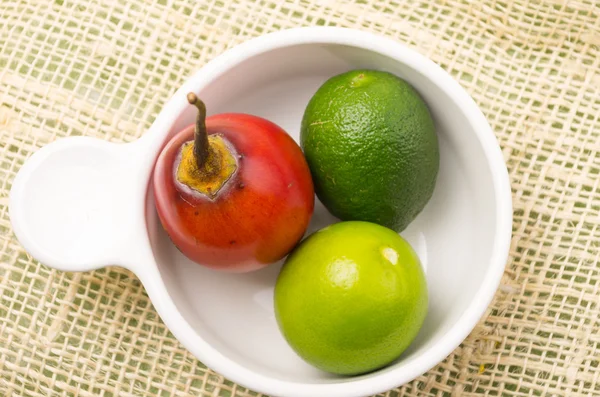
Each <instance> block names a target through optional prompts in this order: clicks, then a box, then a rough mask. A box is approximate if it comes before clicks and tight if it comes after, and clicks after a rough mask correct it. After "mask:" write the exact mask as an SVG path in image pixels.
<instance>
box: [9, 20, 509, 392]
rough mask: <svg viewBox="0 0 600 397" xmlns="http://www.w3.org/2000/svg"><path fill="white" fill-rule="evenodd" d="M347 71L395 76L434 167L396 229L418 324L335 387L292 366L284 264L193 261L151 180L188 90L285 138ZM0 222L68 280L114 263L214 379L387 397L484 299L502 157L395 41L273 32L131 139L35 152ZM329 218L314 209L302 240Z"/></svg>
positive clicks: (501, 261)
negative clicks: (435, 154) (416, 300)
mask: <svg viewBox="0 0 600 397" xmlns="http://www.w3.org/2000/svg"><path fill="white" fill-rule="evenodd" d="M354 68H376V69H382V70H386V71H390V72H393V73H395V74H397V75H398V76H400V77H402V78H404V79H406V80H407V81H409V82H410V83H411V84H412V85H413V86H414V87H415V88H416V89H417V90H418V91H419V92H420V93H421V95H422V96H423V97H424V99H425V100H426V101H427V103H428V105H429V107H430V109H431V111H432V113H433V116H434V118H435V122H436V124H437V131H438V135H439V141H440V150H441V164H440V172H439V178H438V183H437V186H436V189H435V193H434V196H433V198H432V199H431V201H430V202H429V204H428V205H427V207H426V208H425V210H424V211H423V212H422V213H421V215H419V217H418V218H417V219H416V220H415V221H414V222H413V223H412V224H411V225H410V227H409V228H408V229H407V230H406V231H404V232H403V233H402V235H403V236H404V237H405V238H406V239H407V240H408V241H409V242H410V243H411V244H412V245H413V247H414V248H415V249H416V251H417V252H418V254H419V256H420V258H421V260H422V261H423V264H424V266H425V267H426V269H427V281H428V288H429V294H430V307H429V313H428V316H427V319H426V321H425V324H424V325H423V328H422V330H421V332H420V334H419V336H418V338H417V339H416V341H415V342H414V343H413V344H412V345H411V347H410V348H409V349H408V350H407V351H406V352H405V353H404V354H403V355H402V356H401V357H400V358H399V359H398V360H397V361H396V362H395V363H394V364H393V365H390V366H388V367H387V368H384V369H381V370H379V371H376V372H373V373H370V374H365V375H362V376H356V377H337V376H333V375H330V374H326V373H323V372H320V371H318V370H316V369H314V368H313V367H311V366H309V365H308V364H306V363H304V362H303V361H302V360H301V359H300V358H299V357H298V356H296V355H295V354H294V352H293V351H292V350H291V348H290V347H289V346H288V345H287V344H286V342H285V341H284V339H283V338H282V336H281V334H280V332H279V330H278V328H277V324H276V322H275V318H274V315H273V296H272V295H273V287H274V283H275V280H276V277H277V274H278V271H279V269H280V265H274V266H271V267H268V268H266V269H263V270H261V271H258V272H254V273H249V274H241V275H240V274H237V275H236V274H223V273H218V272H215V271H212V270H209V269H206V268H203V267H201V266H198V265H196V264H193V263H190V262H189V261H188V260H186V259H185V258H184V257H182V255H181V254H180V253H179V252H178V251H177V249H175V248H174V247H173V245H172V244H171V242H170V241H169V239H168V238H167V237H166V235H165V233H164V231H163V229H162V227H161V225H160V223H159V221H158V218H157V215H156V212H155V209H154V205H153V198H152V195H151V190H149V189H148V183H149V181H150V176H151V172H152V167H153V165H154V161H155V159H156V157H157V155H158V153H159V151H160V149H161V148H162V146H163V145H164V143H165V142H166V140H167V139H168V138H169V137H170V136H172V134H174V133H176V132H177V131H179V130H180V129H181V128H183V127H184V126H187V125H188V124H190V123H192V122H193V119H194V114H195V113H194V109H193V108H192V107H191V106H189V105H188V104H187V101H186V98H185V95H186V94H187V93H188V92H189V91H193V92H196V93H197V94H198V95H199V96H200V97H201V98H202V99H203V100H204V101H205V102H206V104H207V107H208V111H209V114H214V113H220V112H247V113H251V114H255V115H258V116H263V117H265V118H268V119H270V120H272V121H274V122H275V123H278V124H279V125H281V126H282V127H283V128H284V129H285V130H286V131H288V132H289V133H290V134H291V135H292V136H293V137H295V138H296V139H297V138H298V133H299V127H300V119H301V117H302V113H303V111H304V108H305V106H306V104H307V102H308V100H309V98H310V97H311V95H312V94H313V93H314V92H315V90H316V89H317V88H318V87H319V85H320V84H322V83H323V82H324V81H325V80H326V79H327V78H329V77H331V76H333V75H335V74H337V73H340V72H344V71H347V70H349V69H354ZM10 216H11V220H12V223H13V226H14V231H15V233H16V236H17V238H18V239H19V240H20V242H21V243H22V244H23V246H24V248H25V249H26V250H27V251H28V252H29V253H30V254H31V255H32V256H34V257H35V258H36V259H38V260H39V261H41V262H42V263H44V264H46V265H49V266H53V267H56V268H58V269H61V270H67V271H85V270H90V269H94V268H98V267H101V266H105V265H120V266H124V267H126V268H128V269H130V270H132V271H133V272H135V273H136V274H137V275H138V276H139V278H140V279H141V281H142V282H143V284H144V286H145V287H146V289H147V291H148V294H149V296H150V298H151V299H152V302H153V304H154V305H155V307H156V309H157V311H158V312H159V314H160V316H161V317H162V319H163V320H164V322H165V323H166V324H167V326H168V327H169V328H170V329H171V330H172V332H173V334H174V335H175V336H176V337H177V338H178V339H179V340H180V341H181V343H182V344H183V345H184V346H185V347H186V348H187V349H188V350H190V351H191V352H192V353H193V354H194V355H195V356H196V357H197V358H198V359H199V360H201V361H202V362H203V363H205V364H206V365H208V366H209V367H211V368H213V369H214V370H216V371H218V372H220V373H221V374H223V375H224V376H225V377H227V378H229V379H230V380H232V381H234V382H236V383H239V384H241V385H243V386H246V387H249V388H251V389H254V390H256V391H260V392H263V393H267V394H270V395H275V396H306V397H308V396H310V397H316V396H327V397H335V396H365V395H370V394H375V393H378V392H383V391H386V390H388V389H391V388H394V387H396V386H399V385H401V384H403V383H406V382H408V381H410V380H412V379H413V378H415V377H417V376H419V375H420V374H422V373H424V372H425V371H427V370H428V369H430V368H431V367H433V366H434V365H435V364H437V363H438V362H440V361H441V360H443V359H444V358H445V357H446V356H447V355H448V354H449V353H450V352H451V351H452V350H453V349H455V348H456V347H457V346H458V345H459V344H460V342H461V341H462V340H463V339H464V338H465V337H466V336H467V335H468V333H469V332H470V331H471V330H472V329H473V327H474V326H475V325H476V323H477V321H478V320H479V319H480V317H481V316H482V315H483V314H484V311H485V309H486V308H487V306H488V304H489V303H490V300H491V299H492V297H493V295H494V293H495V290H496V288H497V286H498V283H499V281H500V277H501V275H502V273H503V270H504V265H505V261H506V259H507V254H508V247H509V242H510V235H511V222H512V214H511V195H510V187H509V183H508V175H507V171H506V167H505V164H504V161H503V158H502V155H501V152H500V149H499V147H498V144H497V142H496V140H495V138H494V135H493V133H492V131H491V129H490V127H489V125H488V123H487V122H486V120H485V118H484V117H483V115H482V113H481V112H480V111H479V109H478V108H477V106H476V105H475V103H474V102H473V101H472V99H471V98H470V97H469V96H468V95H467V94H466V92H465V91H464V90H463V89H462V88H461V87H460V86H459V85H458V84H457V83H456V82H455V81H454V80H453V79H451V78H450V77H449V75H448V74H446V73H445V72H444V71H443V70H442V69H441V68H440V67H438V66H437V65H435V64H434V63H433V62H431V61H429V60H428V59H426V58H424V57H423V56H421V55H419V54H417V53H415V52H413V51H411V50H409V49H407V48H406V47H404V46H403V45H401V44H399V43H397V42H394V41H392V40H389V39H386V38H382V37H377V36H373V35H371V34H367V33H363V32H358V31H352V30H346V29H340V28H301V29H293V30H288V31H282V32H278V33H274V34H270V35H266V36H263V37H260V38H257V39H254V40H251V41H248V42H246V43H244V44H242V45H239V46H237V47H235V48H233V49H232V50H229V51H227V52H226V53H224V54H222V55H221V56H219V57H218V58H216V59H214V60H213V61H211V62H210V63H208V64H207V65H206V66H205V67H203V68H202V70H200V71H199V72H197V73H196V74H195V75H194V76H192V77H191V78H190V79H189V80H188V81H187V82H186V83H185V84H184V85H183V86H182V87H181V88H180V89H179V90H178V91H177V93H176V94H175V95H174V97H173V98H172V99H171V100H170V101H169V102H168V104H167V105H166V107H165V108H164V109H163V111H162V112H161V113H160V114H159V116H158V117H157V119H156V121H155V122H154V124H153V125H152V127H151V129H150V130H149V131H148V132H147V133H146V134H144V135H143V137H142V138H140V139H139V140H137V141H136V142H134V143H130V144H112V143H107V142H103V141H98V140H94V139H90V138H82V137H78V138H66V139H63V140H59V141H57V142H55V143H52V144H50V145H48V146H46V147H44V148H42V149H40V150H39V151H38V152H37V153H36V154H34V155H33V156H32V157H31V158H30V159H29V161H28V162H27V163H26V164H25V165H24V166H23V167H22V169H21V170H20V172H19V174H18V175H17V177H16V178H15V180H14V183H13V188H12V191H11V197H10ZM334 221H335V219H334V218H333V217H332V216H331V215H329V214H328V213H327V211H326V210H325V209H324V208H323V207H322V206H321V204H320V203H318V202H317V207H316V210H315V215H314V218H313V222H312V224H311V226H310V229H309V232H311V231H314V230H316V229H318V228H320V227H323V226H325V225H327V224H329V223H331V222H334Z"/></svg>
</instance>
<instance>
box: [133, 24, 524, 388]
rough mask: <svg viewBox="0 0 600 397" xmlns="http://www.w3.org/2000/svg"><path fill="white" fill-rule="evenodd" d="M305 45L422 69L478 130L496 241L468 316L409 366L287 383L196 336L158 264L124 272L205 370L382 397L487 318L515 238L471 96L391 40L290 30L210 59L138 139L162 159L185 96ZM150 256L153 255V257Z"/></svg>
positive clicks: (250, 382) (499, 169)
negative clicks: (245, 65) (247, 63)
mask: <svg viewBox="0 0 600 397" xmlns="http://www.w3.org/2000/svg"><path fill="white" fill-rule="evenodd" d="M302 44H323V45H326V44H337V45H347V46H350V47H357V48H361V49H365V50H369V51H373V52H377V53H380V54H382V55H385V56H387V57H389V58H390V59H394V60H395V61H396V62H400V63H403V64H406V65H407V66H409V67H411V68H413V69H414V70H416V71H418V72H420V73H421V74H422V75H423V76H424V77H426V78H427V79H429V80H431V81H432V82H433V83H434V84H435V85H437V86H438V87H439V88H440V89H441V90H443V91H444V92H445V93H446V94H447V95H448V96H449V97H450V98H451V99H452V100H453V101H454V102H457V103H460V104H461V109H462V112H463V113H464V115H465V117H466V118H467V120H468V121H469V123H470V124H471V125H473V126H474V128H473V129H474V131H475V133H476V136H477V138H478V139H479V141H480V144H481V146H482V148H483V151H484V154H485V158H486V160H487V163H488V166H489V167H490V170H491V173H492V178H493V187H494V197H495V199H496V217H495V218H496V219H495V221H496V230H495V241H494V246H493V249H492V255H491V257H490V261H489V266H488V269H487V271H486V273H485V276H484V279H483V282H482V283H481V285H480V286H479V289H478V290H477V292H476V294H475V297H474V299H473V300H472V302H471V303H470V305H469V306H468V307H467V308H466V310H465V312H464V313H463V314H462V315H461V316H460V318H459V319H458V320H457V321H456V322H455V323H454V324H453V325H452V327H451V328H450V329H449V330H448V331H447V332H446V333H445V334H444V335H443V336H442V337H440V339H439V340H438V341H437V342H436V343H435V344H434V345H433V346H431V347H430V348H429V349H428V350H426V351H425V352H423V353H422V354H421V355H419V356H417V357H416V358H414V359H413V360H412V365H410V366H408V367H406V368H402V369H400V368H398V369H391V370H388V371H385V372H382V373H377V372H374V373H372V374H369V375H366V376H364V377H361V378H357V379H356V380H352V379H350V380H349V379H343V380H341V381H340V382H338V383H334V382H331V383H303V382H295V381H287V380H282V379H275V378H272V377H269V376H267V375H264V374H261V373H257V372H255V371H253V370H251V369H249V368H247V367H245V366H242V365H241V364H238V363H237V362H235V361H234V360H231V359H230V358H228V357H226V356H225V355H223V354H222V353H221V352H220V351H219V350H217V349H216V348H214V347H213V346H212V345H211V344H210V343H208V342H207V341H205V340H204V339H203V338H202V337H201V336H200V335H198V334H197V333H196V332H195V331H194V329H193V328H192V326H191V325H190V324H189V323H188V322H187V321H186V320H185V318H184V317H183V315H182V314H181V313H180V312H179V311H178V309H177V307H176V306H175V303H174V302H173V301H172V299H171V297H170V295H169V293H168V291H167V289H166V285H165V284H164V283H163V281H162V276H161V274H160V272H159V270H158V267H157V266H150V267H143V268H140V267H138V266H135V265H133V264H130V266H126V267H128V268H130V270H132V271H134V272H135V273H136V274H137V276H138V277H139V278H140V280H141V282H142V284H143V285H144V286H145V288H146V290H147V292H148V295H149V296H150V299H151V301H152V303H153V305H154V306H155V308H156V310H157V312H158V314H159V315H160V317H161V318H162V319H163V321H164V322H165V324H166V325H167V327H168V328H169V329H170V331H171V332H172V333H173V335H174V336H175V337H176V338H177V339H178V340H179V341H180V342H181V343H182V344H183V345H184V347H185V348H186V349H187V350H188V351H189V352H190V353H192V355H194V356H195V357H196V358H197V359H198V360H200V361H201V362H202V363H204V364H205V365H206V366H208V367H209V368H211V369H213V370H214V371H216V372H218V373H220V374H222V375H223V376H225V377H226V378H228V379H230V380H231V381H233V382H235V383H238V384H240V385H242V386H244V387H247V388H250V389H252V390H255V391H258V392H261V393H266V394H269V395H275V396H286V397H293V396H297V397H309V396H310V397H315V396H327V397H360V396H365V395H372V394H377V393H381V392H385V391H388V390H390V389H394V388H396V387H399V386H401V385H403V384H405V383H407V382H410V381H411V380H413V379H415V378H416V377H418V376H420V375H422V374H423V373H425V372H427V371H428V370H430V369H431V368H433V367H434V366H435V365H437V364H438V363H439V362H441V361H442V360H444V359H445V358H446V357H447V356H448V355H449V354H450V353H452V351H454V350H455V349H456V348H457V347H458V346H459V345H460V344H461V343H462V341H463V340H464V339H465V338H466V337H467V336H468V335H469V333H470V332H471V331H472V330H473V329H474V327H475V326H476V325H477V323H478V321H479V320H480V319H481V317H482V316H483V315H484V313H485V311H486V310H487V308H488V306H489V304H490V303H491V301H492V299H493V297H494V295H495V293H496V290H497V289H498V286H499V284H500V280H501V278H502V275H503V273H504V270H505V266H506V262H507V259H508V254H509V248H510V242H511V237H512V216H513V214H512V211H513V208H512V194H511V188H510V182H509V175H508V171H507V168H506V164H505V161H504V158H503V155H502V152H501V149H500V146H499V144H498V141H497V140H496V137H495V135H494V133H493V131H492V129H491V127H490V125H489V124H488V122H487V120H486V118H485V116H484V115H483V113H482V112H481V110H480V109H479V107H478V106H477V104H476V103H475V101H474V100H473V99H472V98H471V96H470V95H469V94H468V93H467V91H466V90H465V89H464V88H463V87H462V86H461V85H460V84H459V83H458V82H457V81H456V80H454V79H453V78H452V76H451V75H450V74H448V73H447V72H446V71H445V70H443V69H442V68H441V67H440V66H439V65H437V64H436V63H434V62H433V61H432V60H430V59H429V58H427V57H425V56H424V55H422V54H420V53H418V52H417V51H415V50H413V49H411V48H409V47H407V46H406V45H404V44H402V43H400V42H398V41H395V40H393V39H391V38H388V37H385V36H381V35H377V34H374V33H369V32H365V31H362V30H357V29H349V28H341V27H300V28H292V29H286V30H281V31H277V32H274V33H268V34H265V35H262V36H259V37H256V38H253V39H250V40H247V41H245V42H243V43H241V44H238V45H237V46H234V47H232V48H230V49H228V50H226V51H225V52H223V53H221V54H220V55H218V56H217V57H215V58H214V59H213V60H211V61H209V62H208V63H207V64H205V65H204V66H203V67H202V68H201V69H200V70H198V71H197V72H195V73H194V74H193V75H192V76H191V77H189V78H188V80H186V81H185V82H184V83H183V84H182V85H181V87H180V88H179V89H178V90H177V91H176V93H175V94H174V95H173V97H172V98H171V99H170V100H169V101H168V102H167V104H166V105H165V106H164V107H163V109H162V111H161V112H160V113H159V115H158V116H157V118H156V119H155V121H154V123H153V125H152V126H151V128H150V130H149V131H148V132H147V133H146V134H145V135H143V136H142V137H141V138H140V139H139V141H149V142H150V143H151V144H152V145H151V146H153V149H152V151H153V152H154V154H155V155H158V151H159V150H160V147H161V146H162V145H163V143H164V139H165V138H166V136H167V135H168V133H169V131H170V130H171V128H172V127H173V125H174V124H175V122H176V120H177V118H178V117H179V116H180V114H182V113H183V111H184V110H185V108H186V107H187V106H188V105H187V101H186V99H185V95H186V94H187V92H189V91H190V90H193V91H197V90H199V89H202V88H204V87H205V86H206V85H208V84H209V83H210V82H212V81H213V80H214V79H216V78H217V77H219V76H220V75H222V74H224V73H225V72H226V71H228V70H229V69H231V68H232V67H234V66H235V65H237V64H239V63H241V62H243V61H244V60H246V59H249V58H251V57H254V56H257V55H260V54H262V53H265V52H268V51H272V50H276V49H281V48H284V47H289V46H295V45H302ZM150 157H152V156H150ZM150 168H151V167H150ZM148 177H150V175H149V176H148ZM148 244H149V242H148ZM148 248H150V247H148ZM150 249H151V248H150ZM150 256H151V257H153V255H152V254H151V255H150Z"/></svg>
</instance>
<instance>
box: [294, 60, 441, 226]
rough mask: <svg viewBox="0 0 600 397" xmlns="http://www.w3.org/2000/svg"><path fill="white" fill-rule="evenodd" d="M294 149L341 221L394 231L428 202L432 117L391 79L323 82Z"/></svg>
mask: <svg viewBox="0 0 600 397" xmlns="http://www.w3.org/2000/svg"><path fill="white" fill-rule="evenodd" d="M300 144H301V146H302V149H303V150H304V154H305V156H306V160H307V162H308V165H309V167H310V170H311V173H312V177H313V182H314V185H315V192H316V193H317V196H318V197H319V199H320V200H321V202H322V203H323V204H324V205H325V207H326V208H327V209H328V210H329V211H330V212H331V213H332V214H333V215H335V216H337V217H338V218H340V219H341V220H345V221H347V220H361V221H369V222H375V223H378V224H380V225H383V226H387V227H389V228H391V229H394V230H396V231H398V232H400V231H402V230H403V229H405V228H406V227H407V226H408V224H409V223H410V222H412V221H413V220H414V218H416V216H417V215H418V214H419V213H420V212H421V211H422V210H423V208H425V205H426V204H427V202H428V201H429V200H430V199H431V196H432V195H433V190H434V187H435V184H436V180H437V175H438V168H439V149H438V140H437V135H436V131H435V125H434V121H433V118H432V117H431V114H430V112H429V109H428V107H427V104H426V103H425V102H424V101H423V99H422V98H421V96H420V95H419V93H418V92H417V91H416V90H415V89H414V88H413V87H412V86H411V85H410V84H408V83H407V82H406V81H404V80H402V79H400V78H398V77H397V76H395V75H393V74H391V73H387V72H381V71H376V70H353V71H350V72H346V73H342V74H339V75H337V76H334V77H332V78H330V79H329V80H327V81H326V82H325V83H324V84H323V85H322V86H321V87H320V88H319V89H318V90H317V92H316V93H315V94H314V96H313V97H312V98H311V100H310V101H309V103H308V105H307V107H306V110H305V112H304V116H303V119H302V125H301V130H300Z"/></svg>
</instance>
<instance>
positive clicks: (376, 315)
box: [275, 221, 428, 375]
mask: <svg viewBox="0 0 600 397" xmlns="http://www.w3.org/2000/svg"><path fill="white" fill-rule="evenodd" d="M427 304H428V295H427V286H426V281H425V276H424V273H423V270H422V268H421V264H420V261H419V258H418V257H417V255H416V253H415V252H414V251H413V249H412V248H411V247H410V245H409V244H408V243H407V242H406V241H405V240H404V239H402V238H401V237H400V236H399V235H398V234H397V233H395V232H394V231H392V230H390V229H388V228H386V227H383V226H380V225H377V224H374V223H370V222H361V221H349V222H340V223H337V224H334V225H332V226H329V227H327V228H325V229H322V230H320V231H318V232H316V233H314V234H312V235H311V236H310V237H308V238H307V239H306V240H305V241H304V242H303V243H302V244H300V245H299V246H298V247H297V248H296V249H295V250H294V252H293V253H292V254H291V255H290V256H288V258H287V260H286V262H285V264H284V266H283V268H282V270H281V273H280V274H279V277H278V279H277V283H276V286H275V315H276V318H277V322H278V325H279V327H280V329H281V332H282V333H283V335H284V337H285V339H286V340H287V342H288V343H289V344H290V346H291V347H292V348H293V349H294V350H295V351H296V353H297V354H298V355H299V356H300V357H302V358H303V359H304V360H305V361H307V362H308V363H310V364H312V365H313V366H315V367H317V368H320V369H322V370H324V371H328V372H332V373H336V374H344V375H352V374H360V373H365V372H369V371H372V370H375V369H378V368H381V367H383V366H385V365H387V364H389V363H390V362H392V361H393V360H395V359H396V358H398V357H399V356H400V354H401V353H402V352H403V351H404V350H405V349H406V348H407V347H408V346H409V345H410V344H411V342H412V341H413V340H414V338H415V337H416V335H417V333H418V332H419V329H420V328H421V326H422V324H423V321H424V319H425V315H426V313H427Z"/></svg>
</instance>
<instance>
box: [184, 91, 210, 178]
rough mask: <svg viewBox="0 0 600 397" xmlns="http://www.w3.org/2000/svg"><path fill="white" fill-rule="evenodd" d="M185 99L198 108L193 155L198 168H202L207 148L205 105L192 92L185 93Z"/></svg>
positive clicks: (206, 155)
mask: <svg viewBox="0 0 600 397" xmlns="http://www.w3.org/2000/svg"><path fill="white" fill-rule="evenodd" d="M187 100H188V102H189V103H190V104H191V105H195V106H196V107H197V108H198V116H196V128H195V129H194V157H195V158H196V164H198V169H202V168H203V167H204V163H205V162H206V158H207V157H208V150H209V146H208V134H207V132H206V106H205V105H204V102H202V101H201V100H200V99H199V98H198V97H197V96H196V94H194V93H193V92H190V93H189V94H187Z"/></svg>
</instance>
